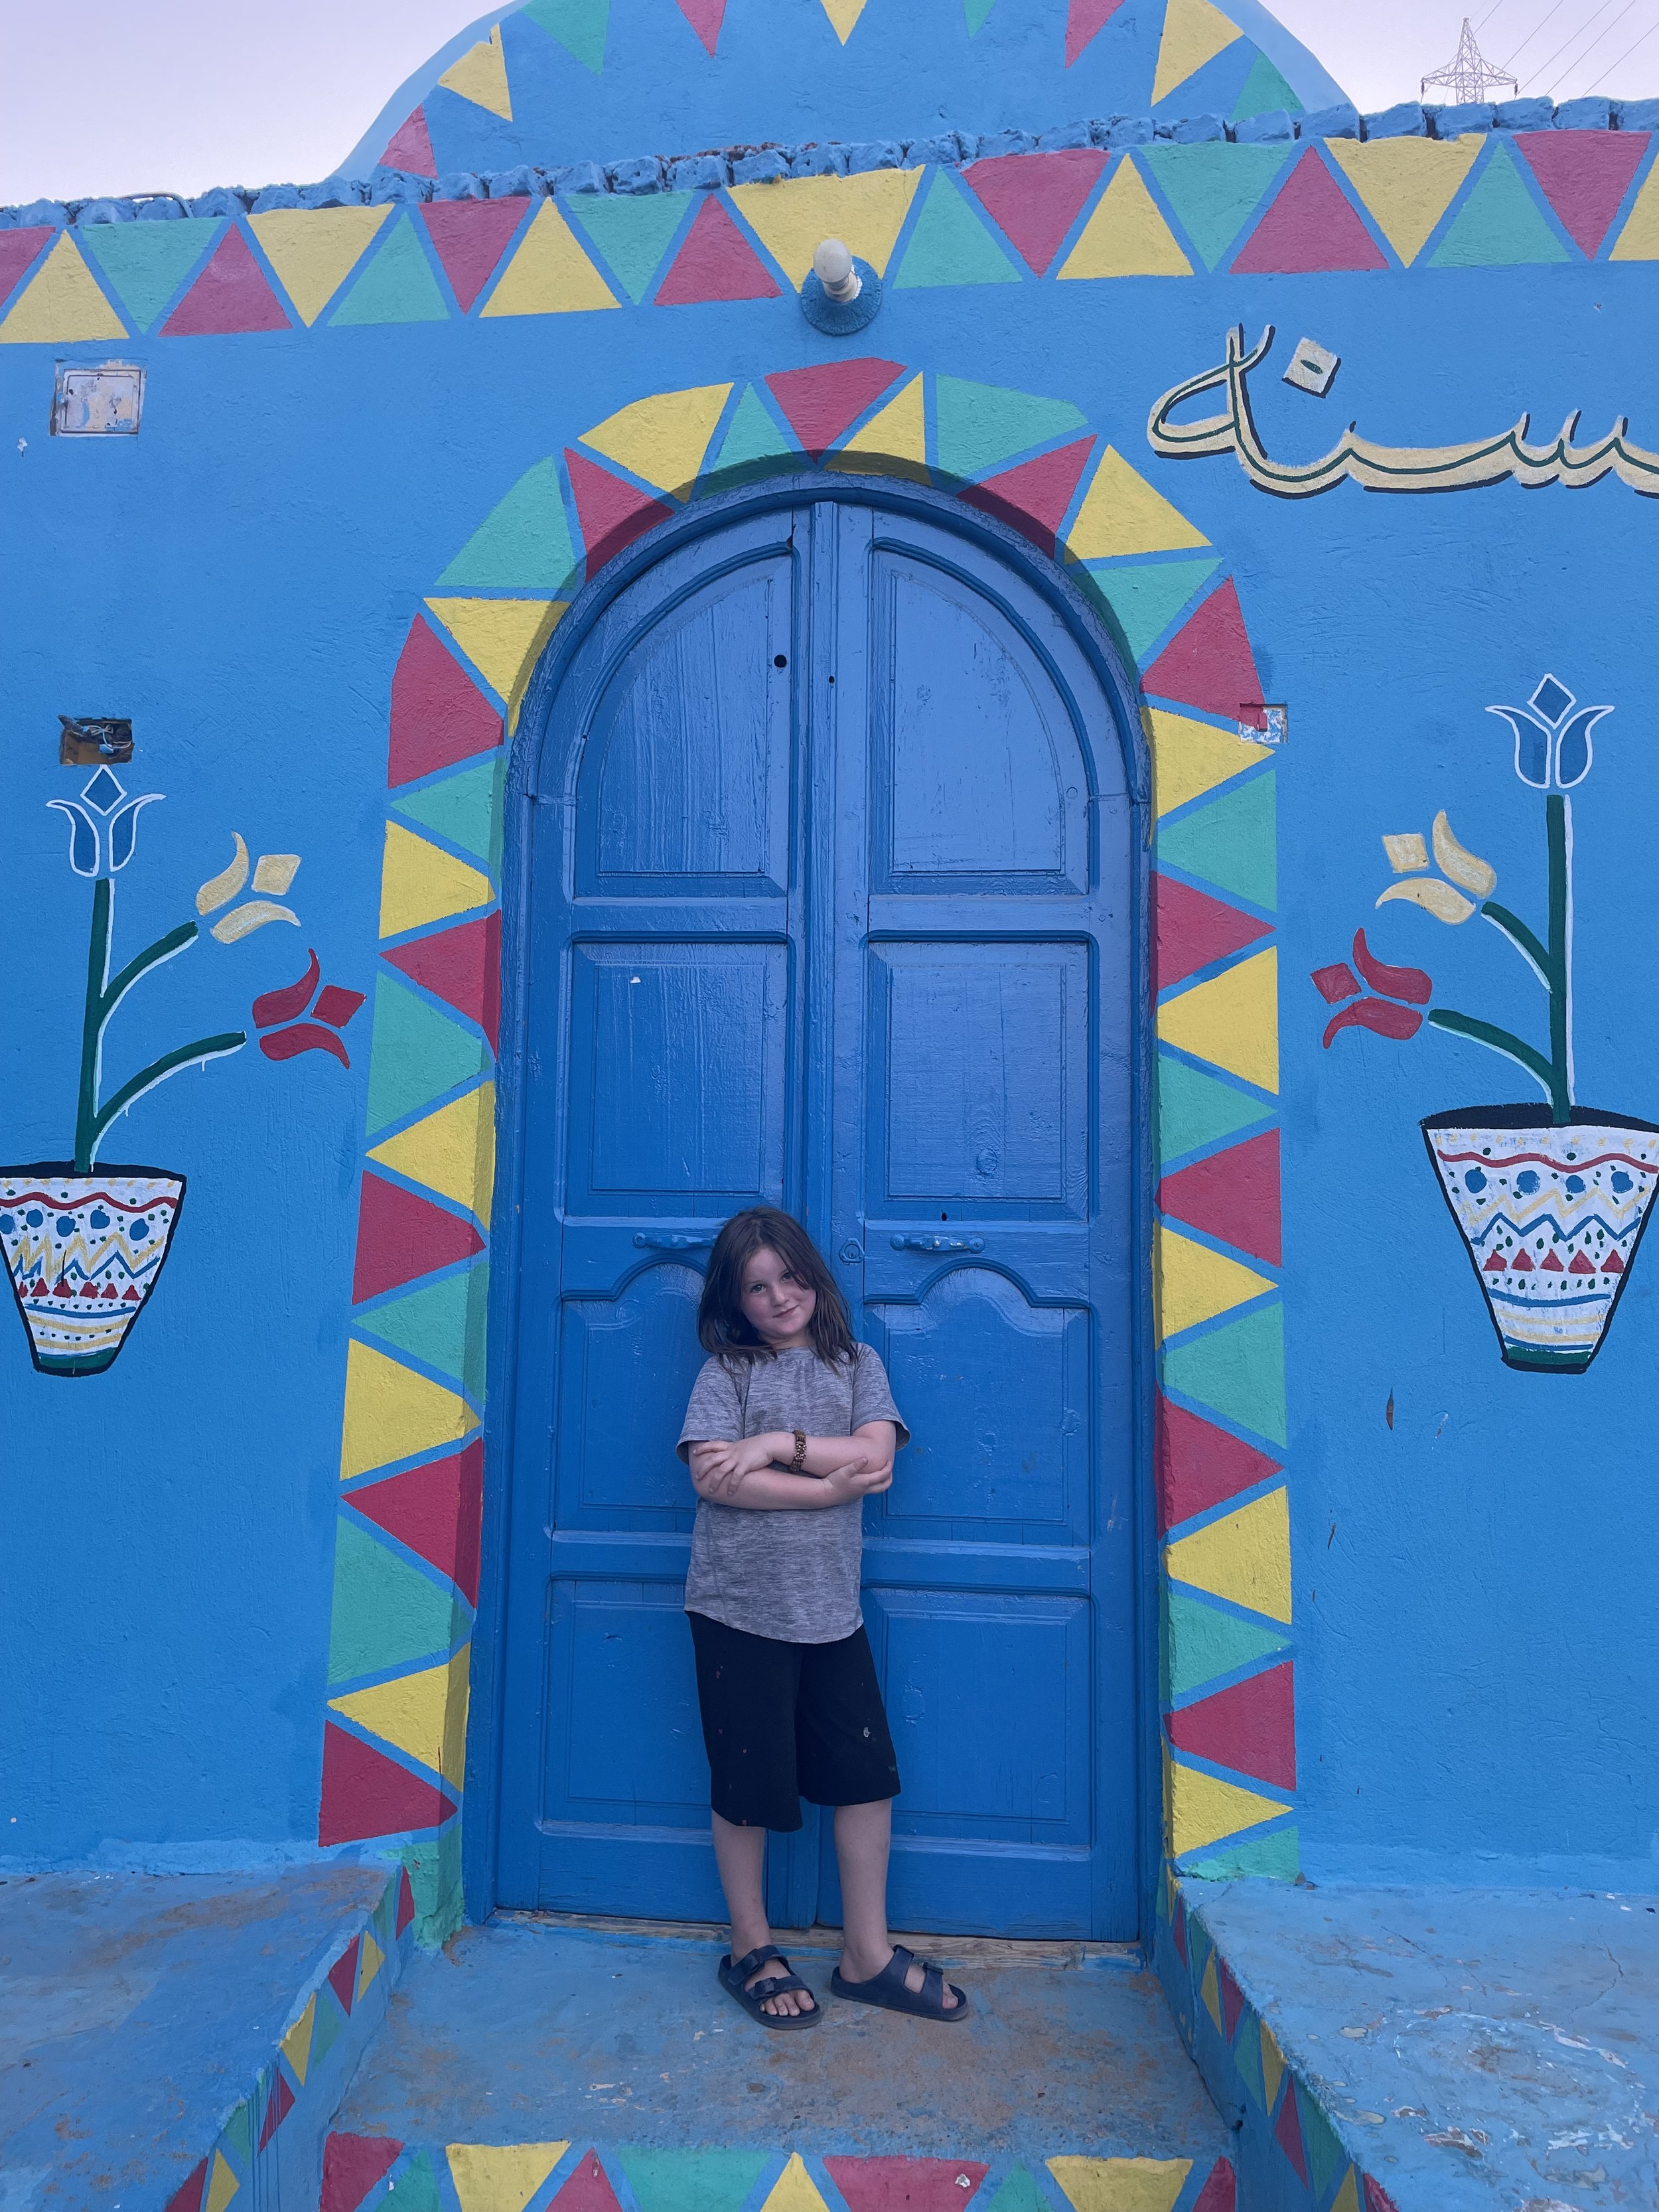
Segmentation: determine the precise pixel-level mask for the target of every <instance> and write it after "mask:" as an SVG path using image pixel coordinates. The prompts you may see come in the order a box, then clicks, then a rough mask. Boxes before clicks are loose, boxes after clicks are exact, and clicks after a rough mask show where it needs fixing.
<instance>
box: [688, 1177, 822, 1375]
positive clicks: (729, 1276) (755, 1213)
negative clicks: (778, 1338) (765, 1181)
mask: <svg viewBox="0 0 1659 2212" xmlns="http://www.w3.org/2000/svg"><path fill="white" fill-rule="evenodd" d="M763 1250H766V1251H772V1252H775V1253H776V1254H777V1255H778V1257H779V1259H780V1260H781V1261H782V1262H783V1264H784V1266H785V1267H787V1269H788V1270H789V1273H791V1274H792V1275H793V1277H794V1278H795V1279H796V1281H797V1282H799V1283H805V1285H806V1286H807V1288H808V1289H809V1290H811V1291H817V1305H816V1306H815V1307H814V1308H813V1310H812V1318H811V1322H808V1324H807V1334H809V1335H810V1336H811V1340H812V1349H813V1351H814V1352H816V1353H817V1356H818V1358H820V1359H821V1360H823V1364H824V1365H825V1366H826V1367H840V1366H844V1365H845V1364H846V1363H847V1362H848V1360H850V1359H852V1358H854V1357H855V1356H856V1347H855V1346H854V1342H853V1331H852V1328H851V1326H850V1324H849V1323H848V1318H847V1306H846V1302H845V1301H844V1300H843V1298H842V1294H841V1292H840V1291H839V1290H838V1289H837V1288H836V1279H835V1277H834V1276H833V1275H832V1274H831V1273H830V1272H829V1268H828V1267H825V1265H824V1263H823V1255H822V1254H821V1253H820V1252H819V1250H818V1248H817V1245H816V1244H815V1243H813V1242H812V1240H811V1237H809V1236H808V1235H807V1233H806V1231H805V1230H804V1229H803V1228H802V1227H801V1225H800V1224H799V1221H797V1220H796V1219H795V1218H794V1216H793V1214H791V1213H785V1212H781V1210H780V1209H779V1208H778V1207H777V1206H750V1207H749V1208H748V1210H747V1211H746V1212H743V1213H734V1214H733V1215H732V1218H731V1219H730V1220H729V1221H728V1222H727V1223H726V1226H725V1228H724V1229H722V1230H721V1231H720V1235H719V1236H718V1237H716V1238H715V1239H714V1250H713V1252H711V1253H710V1255H708V1274H707V1276H706V1277H705V1278H704V1280H703V1286H702V1297H701V1298H700V1299H699V1300H698V1302H697V1341H698V1342H699V1343H700V1344H701V1345H702V1348H703V1350H704V1351H705V1352H708V1353H710V1354H711V1355H712V1356H713V1357H714V1358H717V1359H720V1360H722V1361H724V1362H725V1364H726V1365H727V1366H728V1367H730V1366H732V1365H734V1364H736V1363H737V1362H738V1360H754V1359H770V1358H773V1356H774V1355H773V1352H772V1349H771V1346H769V1345H768V1344H766V1343H765V1342H763V1340H762V1339H761V1338H760V1337H759V1336H758V1335H757V1334H756V1332H755V1331H754V1329H752V1328H750V1325H749V1322H748V1321H747V1320H746V1319H745V1318H744V1310H743V1278H744V1269H745V1268H746V1267H748V1265H749V1262H750V1261H751V1260H752V1259H753V1258H754V1256H755V1255H756V1253H757V1252H759V1251H763Z"/></svg>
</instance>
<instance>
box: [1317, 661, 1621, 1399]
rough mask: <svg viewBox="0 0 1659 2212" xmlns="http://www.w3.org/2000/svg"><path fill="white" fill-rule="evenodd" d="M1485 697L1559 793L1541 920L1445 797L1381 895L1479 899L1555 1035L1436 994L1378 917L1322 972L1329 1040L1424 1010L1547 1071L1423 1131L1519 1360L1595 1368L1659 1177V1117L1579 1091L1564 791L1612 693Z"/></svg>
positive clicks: (1411, 1021) (1589, 749)
mask: <svg viewBox="0 0 1659 2212" xmlns="http://www.w3.org/2000/svg"><path fill="white" fill-rule="evenodd" d="M1487 712H1488V713H1489V714H1498V715H1500V716H1502V717H1503V719H1504V720H1505V721H1507V722H1508V723H1509V725H1510V729H1511V731H1512V732H1513V733H1514V738H1515V772H1516V775H1517V776H1518V777H1519V778H1520V779H1521V781H1522V783H1524V784H1526V785H1527V786H1528V787H1529V788H1531V789H1533V790H1534V791H1539V792H1541V793H1543V794H1544V836H1545V848H1546V867H1547V897H1548V916H1547V923H1546V927H1545V931H1544V933H1543V935H1539V934H1538V933H1536V932H1534V930H1533V929H1531V928H1530V927H1528V924H1527V923H1525V922H1524V921H1522V920H1521V918H1520V916H1519V915H1516V914H1514V913H1512V912H1511V911H1510V908H1508V907H1506V906H1503V905H1500V904H1499V902H1498V900H1497V899H1495V898H1494V897H1493V896H1492V893H1493V892H1494V891H1495V890H1496V889H1497V887H1498V874H1497V871H1496V870H1495V869H1494V868H1493V867H1492V866H1491V865H1490V864H1489V863H1488V862H1487V861H1486V860H1482V859H1480V856H1479V855H1478V854H1474V853H1471V852H1470V851H1468V849H1467V848H1465V847H1464V846H1462V844H1460V843H1459V842H1458V841H1457V839H1456V837H1455V836H1454V835H1453V832H1452V828H1451V824H1450V823H1449V821H1448V820H1447V818H1446V816H1445V814H1444V812H1441V813H1439V814H1437V816H1436V817H1435V819H1434V824H1433V828H1432V829H1431V834H1430V837H1429V839H1428V840H1427V841H1425V839H1424V838H1423V837H1422V836H1421V835H1420V834H1419V833H1418V832H1416V831H1408V832H1406V833H1404V834H1401V835H1396V836H1385V837H1384V838H1383V850H1384V851H1385V853H1386V854H1387V855H1388V859H1389V866H1390V867H1391V868H1392V869H1393V871H1394V872H1395V877H1396V878H1398V879H1399V880H1397V881H1395V882H1394V883H1392V884H1389V887H1388V889H1387V890H1384V891H1383V895H1382V896H1381V897H1380V898H1379V899H1378V900H1377V902H1376V903H1377V905H1378V906H1379V907H1380V906H1385V905H1388V904H1389V903H1391V902H1395V901H1404V902H1407V903H1409V904H1411V905H1413V906H1415V907H1418V908H1420V909H1421V910H1422V911H1423V912H1424V913H1425V914H1428V915H1432V916H1433V918H1434V919H1435V920H1436V921H1441V922H1444V923H1445V924H1447V925H1448V926H1449V927H1452V928H1456V927H1461V926H1462V924H1463V923H1464V922H1466V921H1470V920H1471V919H1472V918H1473V917H1474V915H1477V914H1478V915H1480V917H1481V918H1482V920H1484V921H1487V922H1490V923H1491V925H1492V927H1493V928H1495V929H1496V930H1497V931H1498V933H1499V934H1500V935H1501V936H1502V937H1504V939H1506V940H1507V941H1508V942H1509V944H1510V945H1512V946H1513V947H1514V948H1515V950H1516V952H1517V953H1518V954H1519V955H1520V957H1521V958H1522V960H1524V961H1525V962H1526V963H1527V965H1528V968H1529V969H1531V970H1532V972H1533V974H1534V976H1535V977H1536V979H1537V981H1539V982H1540V983H1541V985H1542V986H1543V988H1544V991H1545V993H1546V995H1547V1002H1548V1018H1549V1037H1548V1045H1547V1049H1541V1048H1538V1047H1537V1046H1534V1045H1533V1044H1531V1043H1528V1041H1527V1040H1526V1039H1525V1038H1524V1037H1522V1036H1517V1035H1516V1033H1515V1031H1513V1030H1505V1029H1499V1028H1498V1027H1496V1026H1495V1025H1494V1024H1492V1023H1490V1022H1486V1021H1481V1020H1478V1019H1476V1018H1474V1016H1472V1015H1469V1014H1464V1013H1459V1012H1455V1011H1453V1010H1452V1009H1451V1008H1449V1007H1443V1006H1430V1005H1429V1000H1430V999H1431V996H1432V995H1433V991H1434V985H1433V983H1432V981H1431V979H1430V978H1429V976H1428V975H1425V973H1424V971H1423V970H1422V969H1420V968H1397V967H1393V966H1390V965H1389V964H1387V963H1384V962H1383V961H1379V960H1378V959H1377V958H1376V957H1375V955H1374V954H1373V953H1372V951H1371V950H1370V946H1369V945H1367V943H1366V941H1365V933H1364V930H1363V929H1362V930H1359V931H1358V932H1357V933H1356V934H1355V937H1354V940H1353V947H1352V966H1350V965H1349V963H1348V962H1346V961H1340V962H1338V963H1335V964H1334V966H1331V967H1328V968H1321V969H1316V970H1315V973H1314V978H1313V980H1314V983H1315V986H1316V988H1317V989H1318V991H1319V993H1320V994H1321V996H1322V998H1323V999H1324V1000H1326V1001H1327V1003H1328V1004H1329V1005H1333V1006H1336V1007H1337V1008H1338V1011H1337V1012H1335V1013H1334V1014H1333V1015H1332V1017H1331V1018H1330V1020H1329V1022H1328V1024H1326V1029H1325V1037H1324V1042H1325V1045H1326V1047H1327V1048H1329V1047H1330V1046H1331V1045H1332V1044H1333V1043H1334V1042H1335V1040H1336V1038H1337V1037H1338V1036H1340V1034H1341V1033H1342V1031H1344V1030H1351V1029H1363V1030H1370V1032H1371V1033H1372V1034H1373V1035H1375V1036H1386V1037H1395V1038H1398V1039H1400V1040H1401V1041H1403V1040H1405V1039H1406V1038H1408V1037H1412V1036H1416V1034H1417V1032H1418V1030H1419V1029H1421V1028H1422V1027H1423V1026H1424V1024H1425V1023H1426V1024H1427V1025H1428V1026H1429V1027H1431V1028H1432V1029H1437V1030H1442V1031H1443V1032H1445V1033H1446V1034H1447V1035H1449V1036H1457V1037H1462V1038H1464V1039H1466V1040H1468V1042H1470V1043H1473V1044H1479V1045H1483V1046H1485V1047H1486V1048H1487V1049H1488V1050H1489V1051H1492V1052H1495V1053H1498V1054H1501V1055H1502V1056H1503V1057H1504V1059H1506V1060H1511V1061H1513V1062H1514V1063H1515V1064H1516V1066H1520V1067H1522V1068H1524V1069H1525V1070H1526V1071H1527V1073H1528V1075H1530V1076H1531V1077H1532V1079H1533V1080H1534V1082H1535V1083H1536V1084H1537V1085H1538V1086H1539V1088H1540V1090H1541V1091H1542V1093H1543V1103H1528V1104H1525V1105H1502V1106H1467V1107H1463V1108H1462V1109H1454V1110H1453V1111H1451V1112H1449V1113H1444V1114H1431V1115H1428V1116H1426V1118H1425V1121H1424V1122H1423V1125H1422V1127H1423V1136H1424V1141H1425V1144H1426V1145H1427V1146H1428V1152H1429V1158H1430V1160H1431V1163H1432V1164H1433V1168H1434V1172H1435V1176H1436V1178H1437V1182H1438V1183H1439V1187H1440V1190H1441V1194H1442V1195H1443V1197H1444V1199H1445V1201H1446V1204H1447V1206H1448V1207H1449V1210H1450V1212H1451V1217H1452V1219H1453V1220H1454V1221H1455V1223H1456V1225H1457V1228H1458V1231H1459V1233H1460V1235H1461V1236H1462V1239H1463V1243H1464V1246H1465V1248H1466V1249H1467V1250H1468V1255H1469V1259H1470V1261H1471V1262H1472V1263H1473V1266H1474V1273H1475V1278H1476V1280H1477V1281H1478V1282H1479V1283H1480V1288H1481V1291H1482V1292H1483V1294H1484V1295H1485V1297H1486V1308H1487V1311H1488V1312H1489V1313H1490V1315H1491V1316H1492V1326H1493V1328H1495V1329H1496V1331H1497V1333H1498V1344H1499V1346H1500V1347H1501V1348H1502V1352H1503V1356H1504V1361H1505V1364H1507V1365H1509V1366H1510V1367H1518V1368H1525V1369H1530V1370H1533V1371H1534V1372H1536V1373H1543V1374H1555V1375H1581V1374H1583V1371H1584V1370H1585V1369H1586V1368H1587V1367H1588V1366H1589V1364H1590V1362H1591V1360H1592V1359H1594V1358H1595V1354H1596V1352H1598V1351H1599V1350H1600V1348H1601V1344H1602V1342H1603V1341H1604V1340H1605V1338H1606V1335H1607V1328H1608V1325H1609V1323H1610V1322H1611V1321H1612V1319H1613V1313H1614V1310H1616V1308H1617V1306H1618V1304H1619V1300H1620V1297H1622V1296H1623V1294H1624V1289H1625V1285H1626V1283H1627V1282H1628V1281H1629V1279H1630V1271H1631V1267H1632V1263H1633V1261H1634V1260H1635V1258H1636V1252H1637V1247H1638V1245H1639V1244H1640V1243H1641V1241H1642V1234H1643V1231H1644V1229H1645V1228H1646V1226H1647V1221H1648V1215H1649V1212H1650V1207H1651V1205H1652V1201H1653V1194H1654V1190H1655V1188H1656V1185H1659V1124H1655V1123H1654V1122H1651V1121H1642V1120H1638V1118H1637V1117H1636V1116H1635V1115H1630V1114H1619V1113H1609V1112H1607V1111H1605V1110H1603V1109H1599V1108H1596V1109H1593V1108H1589V1107H1585V1106H1581V1105H1579V1104H1578V1103H1577V1097H1576V1090H1575V1085H1576V1071H1575V1067H1574V1061H1573V1027H1572V1017H1573V974H1572V919H1573V879H1572V802H1571V799H1570V798H1569V797H1568V795H1567V794H1568V793H1570V792H1571V791H1572V790H1574V789H1576V788H1577V786H1578V785H1579V784H1581V783H1583V781H1584V779H1585V777H1586V776H1587V775H1589V772H1590V767H1591V764H1592V762H1593V759H1594V749H1593V746H1592V743H1591V732H1593V731H1594V729H1595V726H1596V724H1597V723H1598V722H1599V721H1600V720H1601V718H1602V716H1603V715H1605V714H1611V713H1612V712H1613V709H1612V708H1610V707H1579V705H1578V702H1577V700H1576V699H1575V698H1574V696H1573V695H1572V693H1571V692H1570V691H1569V690H1567V689H1566V687H1565V684H1559V683H1558V682H1557V680H1556V679H1555V678H1554V677H1553V676H1546V677H1545V678H1543V680H1542V682H1541V684H1539V685H1538V687H1537V689H1536V690H1534V692H1533V695H1532V696H1531V698H1530V699H1529V700H1528V703H1527V704H1526V706H1524V707H1492V708H1488V709H1487ZM1431 848H1432V860H1431ZM1436 870H1437V871H1438V872H1435V871H1436ZM1356 970H1357V971H1358V973H1356V972H1355V971H1356ZM1425 1010H1426V1011H1425Z"/></svg>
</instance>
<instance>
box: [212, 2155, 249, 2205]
mask: <svg viewBox="0 0 1659 2212" xmlns="http://www.w3.org/2000/svg"><path fill="white" fill-rule="evenodd" d="M240 2187H241V2183H240V2181H238V2179H236V2176H235V2174H234V2172H232V2170H231V2166H230V2161H229V2160H228V2159H227V2158H226V2156H225V2154H224V2153H223V2151H222V2150H216V2151H215V2152H214V2154H213V2177H212V2179H211V2180H210V2182H209V2183H208V2192H207V2203H206V2206H205V2208H204V2212H225V2207H226V2205H227V2204H228V2203H229V2202H230V2200H231V2198H232V2197H234V2195H235V2194H236V2192H237V2191H238V2190H239V2189H240Z"/></svg>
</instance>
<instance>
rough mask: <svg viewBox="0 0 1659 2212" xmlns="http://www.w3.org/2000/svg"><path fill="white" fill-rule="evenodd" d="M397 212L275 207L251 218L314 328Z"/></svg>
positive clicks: (267, 252) (387, 207) (306, 320)
mask: <svg viewBox="0 0 1659 2212" xmlns="http://www.w3.org/2000/svg"><path fill="white" fill-rule="evenodd" d="M391 213H392V205H391V203H390V202H387V204H386V205H385V206H384V207H343V208H274V209H272V210H271V211H270V214H269V215H255V216H249V217H248V222H249V223H250V224H251V225H252V230H253V235H254V236H255V237H256V238H257V239H258V241H259V244H260V246H262V247H263V248H264V255H265V258H266V259H267V260H268V261H269V262H270V265H271V267H272V268H273V269H274V270H276V274H277V276H279V277H281V279H282V283H283V290H284V291H285V292H286V293H287V294H288V296H289V299H290V300H292V301H293V302H294V305H295V308H296V309H297V310H298V313H299V317H300V320H301V322H302V323H303V324H304V325H306V327H307V330H309V329H310V327H311V325H312V324H313V323H314V322H315V321H316V319H317V318H318V316H319V315H320V314H321V313H322V312H323V309H324V308H325V307H326V306H327V305H328V303H329V301H331V299H332V298H333V297H334V295H335V294H336V293H337V291H338V290H339V289H340V287H341V285H342V284H343V283H344V282H345V280H346V278H347V277H348V276H349V275H350V274H351V272H352V270H354V269H355V268H356V265H357V264H358V263H359V261H361V260H362V257H363V255H364V254H365V253H366V252H368V245H369V241H370V240H371V239H373V238H374V234H375V233H376V232H377V231H378V230H379V229H380V226H381V224H382V223H383V222H385V221H386V217H387V216H389V215H390V214H391Z"/></svg>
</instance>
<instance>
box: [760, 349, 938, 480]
mask: <svg viewBox="0 0 1659 2212" xmlns="http://www.w3.org/2000/svg"><path fill="white" fill-rule="evenodd" d="M903 374H904V369H903V367H902V363H900V362H896V361H881V360H878V358H877V357H876V356H874V355H872V354H866V355H863V356H860V358H859V359H857V360H855V361H832V362H828V363H827V364H826V365H825V366H823V368H785V369H780V370H779V371H778V372H777V374H775V375H774V376H769V377H768V378H767V380H766V388H767V390H768V391H769V392H770V393H771V395H772V397H773V398H774V399H775V400H776V401H777V403H778V405H779V406H780V407H781V409H782V410H783V412H784V416H785V418H786V420H787V422H788V424H789V427H790V428H791V429H792V430H793V432H794V434H795V435H796V436H797V437H798V438H799V440H800V441H801V444H802V445H803V446H804V447H805V448H806V450H807V452H808V453H810V454H811V457H812V459H814V460H815V461H821V460H822V459H823V457H824V455H825V453H828V451H829V448H830V447H831V446H833V445H834V444H835V442H836V439H837V438H839V437H840V436H842V434H843V433H844V432H845V431H848V430H850V429H851V428H852V427H853V425H854V422H857V421H858V419H859V416H860V415H862V414H864V413H865V412H866V410H867V409H869V408H872V407H873V406H874V405H875V404H876V402H877V400H878V399H879V398H880V397H881V395H882V393H883V392H885V391H886V390H887V389H888V387H889V386H890V385H893V384H896V383H897V381H898V380H899V378H900V377H902V375H903Z"/></svg>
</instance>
